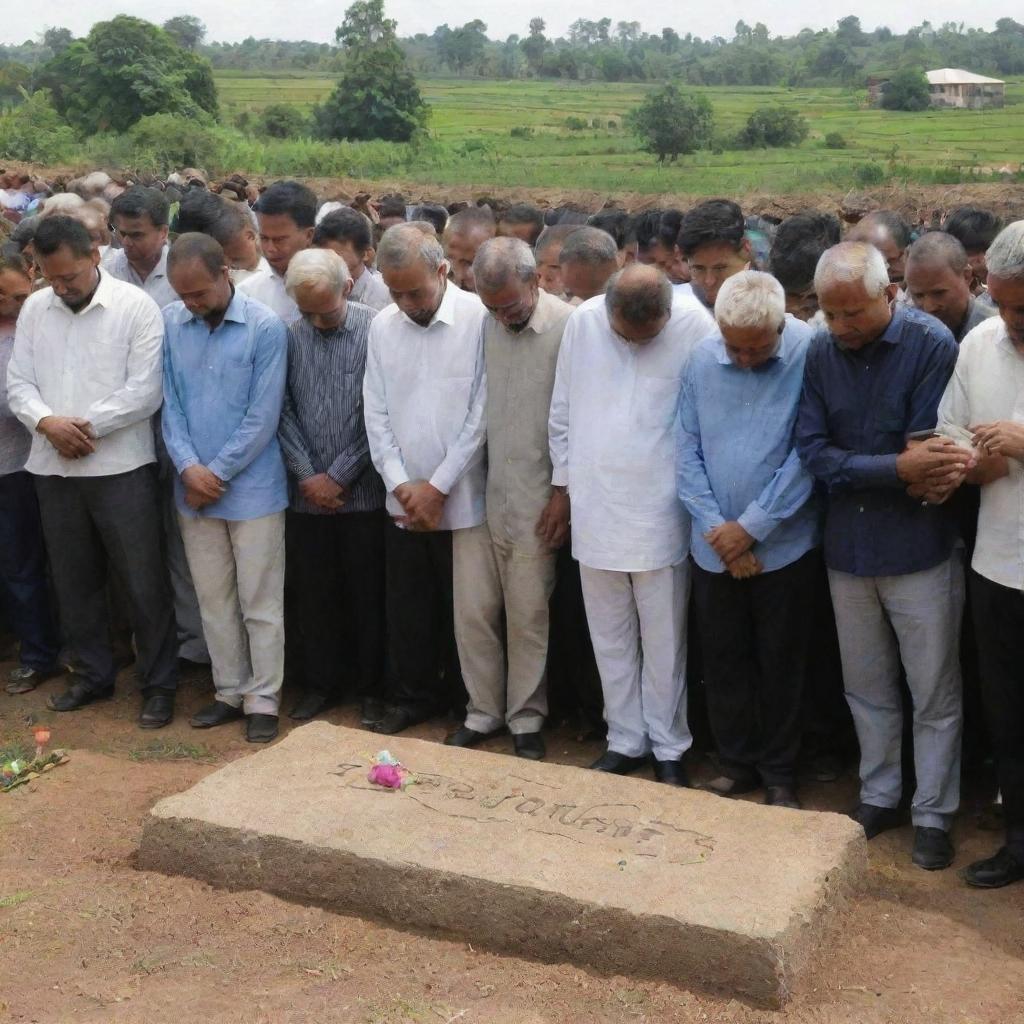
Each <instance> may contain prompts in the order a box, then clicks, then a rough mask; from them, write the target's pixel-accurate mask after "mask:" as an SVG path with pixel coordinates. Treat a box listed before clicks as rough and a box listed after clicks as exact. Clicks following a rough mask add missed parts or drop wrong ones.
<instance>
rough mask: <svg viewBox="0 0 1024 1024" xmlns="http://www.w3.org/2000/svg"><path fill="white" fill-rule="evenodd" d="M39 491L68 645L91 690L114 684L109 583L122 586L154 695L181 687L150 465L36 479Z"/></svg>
mask: <svg viewBox="0 0 1024 1024" xmlns="http://www.w3.org/2000/svg"><path fill="white" fill-rule="evenodd" d="M35 482H36V494H37V495H38V496H39V511H40V514H41V516H42V521H43V534H44V536H45V537H46V548H47V551H48V552H49V555H50V570H51V572H52V574H53V584H54V589H55V590H56V592H57V605H58V608H59V614H60V624H61V631H62V633H63V639H64V642H65V644H66V646H68V647H70V648H71V649H72V650H73V651H74V653H75V662H76V664H75V673H76V675H77V676H78V677H79V679H80V680H81V681H82V682H84V683H85V684H86V685H87V686H88V687H89V688H90V689H91V690H102V689H104V688H106V687H108V686H112V685H113V683H114V676H115V667H114V659H113V654H112V652H111V648H110V641H109V635H110V634H109V612H108V608H107V591H106V586H107V578H108V573H109V571H110V570H113V571H114V572H116V574H117V577H118V580H119V582H120V583H121V584H123V586H124V590H125V595H126V597H127V604H128V616H129V619H130V620H131V626H132V631H133V633H134V634H135V648H136V654H137V656H136V659H135V666H136V671H137V673H138V676H139V681H140V683H141V686H142V692H143V694H144V695H146V696H151V695H152V694H153V693H156V692H159V691H173V690H175V689H176V688H177V685H178V642H177V637H176V632H175V624H174V609H173V606H172V603H171V588H170V582H169V580H168V576H167V566H166V564H165V562H164V557H163V549H162V546H161V536H160V530H161V527H160V522H161V519H160V508H159V504H158V502H159V495H158V490H157V480H156V474H155V470H154V467H153V466H152V465H148V466H140V467H139V468H138V469H133V470H131V471H130V472H128V473H117V474H114V475H112V476H93V477H60V476H38V477H36V481H35Z"/></svg>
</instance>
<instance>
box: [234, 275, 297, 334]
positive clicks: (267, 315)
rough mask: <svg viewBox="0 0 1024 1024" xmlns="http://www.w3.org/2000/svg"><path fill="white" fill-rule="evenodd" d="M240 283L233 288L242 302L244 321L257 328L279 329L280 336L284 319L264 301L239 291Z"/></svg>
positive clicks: (282, 331) (282, 332)
mask: <svg viewBox="0 0 1024 1024" xmlns="http://www.w3.org/2000/svg"><path fill="white" fill-rule="evenodd" d="M240 292H241V285H239V287H238V288H236V289H235V293H236V295H239V298H240V299H241V303H242V312H243V315H244V317H245V322H246V323H247V324H251V325H252V326H253V327H256V328H257V329H261V330H263V329H266V330H273V331H280V332H281V334H282V336H283V334H284V327H285V323H284V321H283V320H282V319H281V318H280V317H279V316H278V315H277V314H276V313H275V312H274V311H273V310H272V309H271V308H270V306H268V305H267V304H266V303H265V302H261V301H260V300H259V299H257V298H256V297H255V296H253V295H249V294H248V293H246V292H241V294H239V293H240Z"/></svg>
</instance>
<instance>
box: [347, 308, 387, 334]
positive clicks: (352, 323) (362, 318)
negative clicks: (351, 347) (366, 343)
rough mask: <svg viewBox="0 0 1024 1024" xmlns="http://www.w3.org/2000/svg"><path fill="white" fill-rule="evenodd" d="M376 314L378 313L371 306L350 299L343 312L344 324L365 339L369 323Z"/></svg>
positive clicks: (368, 330)
mask: <svg viewBox="0 0 1024 1024" xmlns="http://www.w3.org/2000/svg"><path fill="white" fill-rule="evenodd" d="M378 316H380V313H379V312H378V311H377V310H376V309H374V308H373V307H372V306H367V305H366V304H365V303H363V302H352V301H350V302H349V303H348V306H347V312H346V314H345V326H346V327H347V328H349V329H350V330H352V331H354V332H355V333H356V334H357V335H359V336H360V337H362V338H364V339H365V338H366V336H367V335H368V334H369V333H370V325H371V324H372V323H373V321H374V320H375V319H376V318H377V317H378Z"/></svg>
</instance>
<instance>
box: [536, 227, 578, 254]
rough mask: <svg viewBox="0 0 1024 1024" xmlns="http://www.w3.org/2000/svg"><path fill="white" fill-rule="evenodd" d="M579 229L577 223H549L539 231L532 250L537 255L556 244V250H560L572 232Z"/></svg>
mask: <svg viewBox="0 0 1024 1024" xmlns="http://www.w3.org/2000/svg"><path fill="white" fill-rule="evenodd" d="M574 231H579V225H578V224H549V225H548V226H547V227H546V228H545V229H544V230H543V231H542V232H541V233H540V237H539V238H538V239H537V241H536V242H535V243H534V245H533V251H534V253H536V255H537V256H540V254H541V253H542V252H545V251H546V250H547V249H550V248H551V246H553V245H555V244H557V245H558V251H559V252H561V251H562V245H563V244H564V243H565V240H566V239H567V238H568V237H569V236H570V235H571V234H572V233H573V232H574Z"/></svg>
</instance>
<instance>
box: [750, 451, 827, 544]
mask: <svg viewBox="0 0 1024 1024" xmlns="http://www.w3.org/2000/svg"><path fill="white" fill-rule="evenodd" d="M813 493H814V478H813V477H812V476H811V474H810V473H808V472H807V470H806V469H804V467H803V465H802V464H801V462H800V456H799V455H798V454H797V451H796V449H795V448H793V449H792V450H791V451H790V453H789V455H787V456H786V461H785V462H783V464H782V465H781V466H779V468H778V469H777V470H775V472H774V473H773V474H772V478H771V480H769V481H768V483H767V484H766V485H765V488H764V490H763V491H761V493H760V494H759V495H758V496H757V500H756V501H752V502H751V503H750V504H749V505H748V506H747V507H746V508H745V509H744V510H743V512H742V514H741V515H740V516H739V518H738V519H737V520H736V521H737V522H738V523H739V524H740V526H742V527H743V529H744V530H746V531H747V533H749V534H750V536H751V537H753V538H754V540H757V541H763V540H764V539H765V538H767V537H768V536H769V535H770V534H771V532H772V530H774V529H775V528H776V527H777V526H778V525H779V524H780V523H783V522H785V521H786V520H787V519H789V518H790V517H792V516H794V515H796V513H797V512H799V511H800V509H802V508H803V507H804V505H806V504H807V502H808V501H809V500H810V497H811V495H812V494H813Z"/></svg>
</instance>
